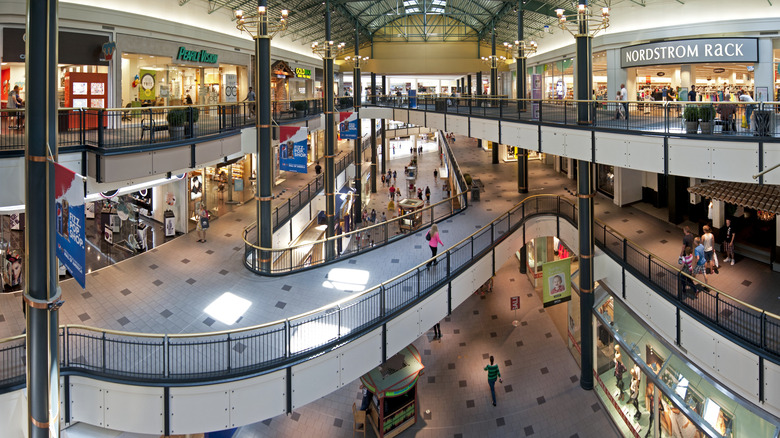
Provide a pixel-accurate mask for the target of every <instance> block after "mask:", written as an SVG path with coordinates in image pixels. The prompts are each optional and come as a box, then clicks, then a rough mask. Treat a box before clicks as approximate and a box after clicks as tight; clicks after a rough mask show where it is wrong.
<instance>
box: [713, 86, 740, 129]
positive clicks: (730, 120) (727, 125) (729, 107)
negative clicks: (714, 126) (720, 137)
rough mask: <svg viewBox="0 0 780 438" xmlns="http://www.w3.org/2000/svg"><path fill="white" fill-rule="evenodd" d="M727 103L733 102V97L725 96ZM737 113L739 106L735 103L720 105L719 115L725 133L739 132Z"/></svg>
mask: <svg viewBox="0 0 780 438" xmlns="http://www.w3.org/2000/svg"><path fill="white" fill-rule="evenodd" d="M725 101H726V102H730V101H731V95H730V94H728V93H727V94H726V95H725ZM736 112H737V106H736V105H734V104H733V103H721V104H720V105H718V114H720V122H721V125H722V126H723V128H722V131H723V132H733V131H736V130H737V125H736V123H735V122H734V114H735V113H736Z"/></svg>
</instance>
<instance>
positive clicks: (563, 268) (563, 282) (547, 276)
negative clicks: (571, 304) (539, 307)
mask: <svg viewBox="0 0 780 438" xmlns="http://www.w3.org/2000/svg"><path fill="white" fill-rule="evenodd" d="M542 285H543V289H544V290H543V293H542V303H544V307H550V306H553V305H555V304H559V303H563V302H566V301H569V300H571V258H566V259H562V260H556V261H554V262H545V263H544V264H543V265H542Z"/></svg>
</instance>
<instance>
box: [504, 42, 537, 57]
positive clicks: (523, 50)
mask: <svg viewBox="0 0 780 438" xmlns="http://www.w3.org/2000/svg"><path fill="white" fill-rule="evenodd" d="M538 48H539V45H538V44H537V43H536V41H533V40H531V41H525V40H515V42H514V43H513V44H510V43H507V42H504V49H505V50H506V53H507V56H508V57H513V58H516V59H523V58H525V57H527V56H528V55H533V54H534V53H536V50H537V49H538Z"/></svg>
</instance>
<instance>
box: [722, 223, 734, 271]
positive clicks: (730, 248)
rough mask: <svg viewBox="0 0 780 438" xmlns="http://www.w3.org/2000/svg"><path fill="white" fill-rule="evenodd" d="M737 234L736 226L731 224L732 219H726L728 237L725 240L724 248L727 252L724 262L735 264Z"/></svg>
mask: <svg viewBox="0 0 780 438" xmlns="http://www.w3.org/2000/svg"><path fill="white" fill-rule="evenodd" d="M736 236H737V233H736V231H734V227H733V226H732V225H731V219H726V239H725V240H724V241H723V250H724V251H725V253H726V258H725V259H723V261H724V262H731V266H734V238H735V237H736Z"/></svg>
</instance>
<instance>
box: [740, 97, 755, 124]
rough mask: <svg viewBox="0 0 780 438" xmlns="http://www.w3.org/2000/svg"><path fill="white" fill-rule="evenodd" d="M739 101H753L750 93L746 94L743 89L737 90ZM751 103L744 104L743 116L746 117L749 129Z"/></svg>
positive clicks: (751, 121) (751, 120) (751, 112)
mask: <svg viewBox="0 0 780 438" xmlns="http://www.w3.org/2000/svg"><path fill="white" fill-rule="evenodd" d="M739 101H740V102H755V101H754V100H753V98H752V97H750V94H748V93H747V92H746V91H745V90H741V91H740V92H739ZM752 116H753V105H751V104H745V117H747V122H748V127H749V128H750V130H751V131H752V130H753V119H752Z"/></svg>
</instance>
